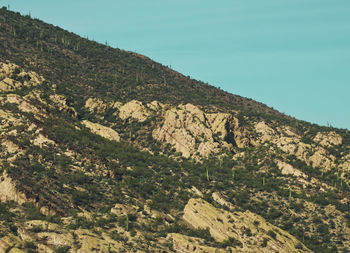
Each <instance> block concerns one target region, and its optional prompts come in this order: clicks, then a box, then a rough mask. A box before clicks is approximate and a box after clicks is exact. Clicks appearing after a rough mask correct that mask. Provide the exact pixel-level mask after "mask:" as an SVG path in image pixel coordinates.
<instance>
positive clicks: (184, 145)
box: [152, 104, 250, 158]
mask: <svg viewBox="0 0 350 253" xmlns="http://www.w3.org/2000/svg"><path fill="white" fill-rule="evenodd" d="M162 117H163V119H164V120H163V122H162V123H161V125H160V126H159V127H158V128H156V129H155V130H154V131H153V132H152V136H153V138H154V139H156V140H157V141H159V142H162V143H168V144H170V145H171V146H173V147H174V148H175V149H176V151H177V152H180V153H181V154H182V156H184V157H186V158H188V157H207V156H210V155H214V154H216V153H218V152H220V151H222V150H223V148H229V147H232V146H238V147H244V146H247V145H249V143H250V139H249V135H248V132H247V131H246V130H245V129H244V128H242V127H240V125H239V122H238V120H237V119H236V118H234V117H232V115H230V114H227V113H204V112H203V111H202V110H201V109H199V108H198V107H197V106H194V105H192V104H186V105H180V106H178V107H172V108H170V109H168V110H166V111H165V112H164V113H163V116H162Z"/></svg>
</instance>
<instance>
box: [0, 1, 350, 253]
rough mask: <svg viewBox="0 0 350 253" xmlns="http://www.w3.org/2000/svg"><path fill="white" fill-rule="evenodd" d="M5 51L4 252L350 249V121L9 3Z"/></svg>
mask: <svg viewBox="0 0 350 253" xmlns="http://www.w3.org/2000/svg"><path fill="white" fill-rule="evenodd" d="M0 62H1V64H0V68H1V69H0V105H1V107H0V130H1V131H0V136H1V146H0V147H1V149H0V166H1V170H0V171H1V178H2V181H1V182H0V199H1V201H2V202H1V203H0V204H1V205H0V209H1V211H2V212H1V214H0V215H1V221H0V235H1V237H0V247H2V248H0V249H1V250H3V251H6V252H25V251H27V252H93V251H99V250H100V251H103V252H131V251H136V250H138V251H139V252H164V251H165V252H174V251H178V252H215V251H219V252H220V251H222V252H230V251H231V252H247V251H251V252H256V251H260V252H271V251H279V252H290V251H291V250H292V251H295V252H310V251H314V252H346V251H347V250H349V247H350V245H349V241H350V232H349V231H350V228H349V227H350V225H349V224H350V216H349V206H350V204H349V203H350V202H349V199H350V197H349V196H350V195H349V180H350V163H349V160H350V133H349V131H347V130H342V129H335V128H327V127H320V126H317V125H315V124H310V123H307V122H303V121H299V120H296V119H294V118H291V117H289V116H286V115H283V114H281V113H279V112H277V111H275V110H273V109H271V108H269V107H267V106H266V105H263V104H261V103H258V102H255V101H252V100H249V99H245V98H242V97H240V96H237V95H232V94H229V93H227V92H224V91H221V90H219V89H217V88H214V87H212V86H209V85H207V84H204V83H200V82H198V81H195V80H191V79H190V78H188V77H185V76H183V75H181V74H179V73H177V72H175V71H173V70H171V69H169V68H167V67H164V66H162V65H161V64H159V63H156V62H154V61H152V60H150V59H149V58H147V57H144V56H140V55H138V54H135V53H129V52H126V51H122V50H120V49H112V48H110V47H108V46H106V45H100V44H98V43H96V42H90V41H88V40H86V39H83V38H80V37H78V36H76V35H74V34H72V33H69V32H67V31H64V30H62V29H60V28H57V27H55V26H53V25H47V24H45V23H43V22H42V21H39V20H33V19H31V18H30V17H28V16H25V17H23V16H21V15H20V14H18V13H14V12H9V11H7V10H6V9H5V8H2V9H1V10H0ZM189 210H192V211H189ZM209 213H211V214H212V215H213V216H210V217H209V216H208V217H207V215H208V214H209ZM228 216H230V217H231V218H228ZM188 217H192V218H188ZM203 217H207V218H208V219H212V223H210V224H209V223H206V221H205V219H203ZM253 217H255V218H253ZM192 220H193V221H197V223H194V222H192ZM231 220H235V222H232V221H231ZM205 224H206V225H205ZM235 224H236V225H235ZM218 231H221V232H218ZM220 233H222V234H223V235H225V236H223V237H220V238H219V236H218V234H220ZM90 242H91V243H90ZM282 242H284V243H282ZM286 245H289V246H288V247H289V248H288V247H287V248H286Z"/></svg>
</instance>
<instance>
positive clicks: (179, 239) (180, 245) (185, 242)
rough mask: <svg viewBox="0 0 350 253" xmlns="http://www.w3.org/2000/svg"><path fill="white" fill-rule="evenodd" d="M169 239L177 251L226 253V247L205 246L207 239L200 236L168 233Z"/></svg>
mask: <svg viewBox="0 0 350 253" xmlns="http://www.w3.org/2000/svg"><path fill="white" fill-rule="evenodd" d="M167 240H170V241H171V242H172V243H173V249H174V250H175V251H176V252H188V253H190V252H198V253H199V252H201V253H204V252H206V253H211V252H212V253H225V252H227V251H226V250H224V249H218V248H214V247H209V246H205V241H204V240H203V239H200V238H196V237H190V236H186V235H181V234H175V233H171V234H168V235H167Z"/></svg>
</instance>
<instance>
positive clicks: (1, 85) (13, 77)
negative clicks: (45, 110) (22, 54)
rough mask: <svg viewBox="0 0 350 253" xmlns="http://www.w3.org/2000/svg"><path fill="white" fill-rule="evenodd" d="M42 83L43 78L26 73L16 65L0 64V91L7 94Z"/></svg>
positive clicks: (32, 73) (31, 72)
mask: <svg viewBox="0 0 350 253" xmlns="http://www.w3.org/2000/svg"><path fill="white" fill-rule="evenodd" d="M43 81H44V78H43V77H42V76H39V75H38V74H37V73H35V72H33V71H29V72H26V71H24V70H23V69H21V68H20V67H19V66H17V65H16V64H13V63H4V62H0V91H3V92H8V91H14V90H16V89H20V88H22V87H30V86H37V85H41V84H42V83H43Z"/></svg>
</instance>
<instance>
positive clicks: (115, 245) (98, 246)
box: [75, 229, 123, 253]
mask: <svg viewBox="0 0 350 253" xmlns="http://www.w3.org/2000/svg"><path fill="white" fill-rule="evenodd" d="M75 235H76V236H77V238H78V241H79V244H80V245H81V247H80V248H79V249H78V250H77V251H76V252H77V253H86V252H107V250H108V248H110V250H111V251H112V250H113V251H117V252H119V249H123V244H122V243H121V242H116V241H114V240H112V239H111V238H109V237H107V236H104V234H102V235H101V236H98V235H96V234H93V233H91V231H89V230H86V229H79V230H77V231H75Z"/></svg>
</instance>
